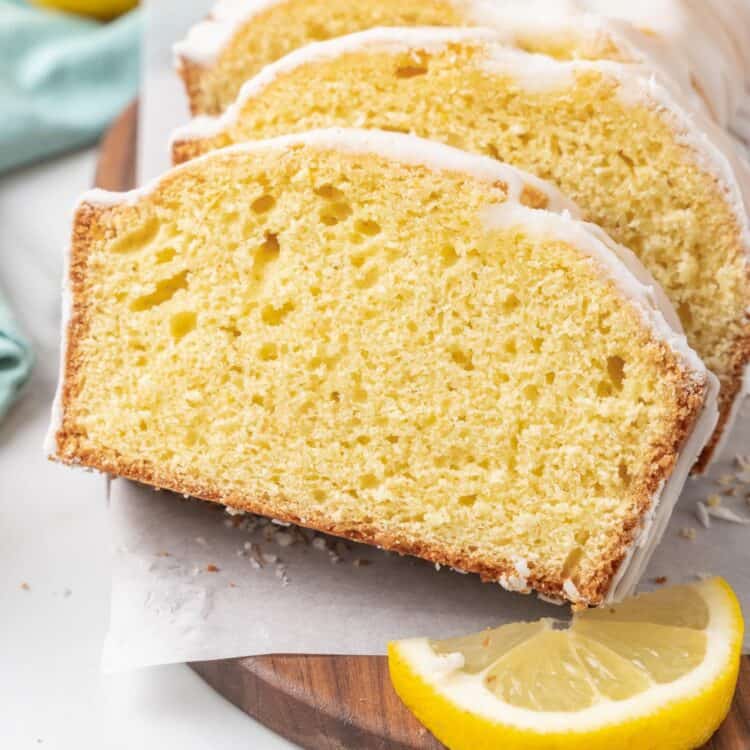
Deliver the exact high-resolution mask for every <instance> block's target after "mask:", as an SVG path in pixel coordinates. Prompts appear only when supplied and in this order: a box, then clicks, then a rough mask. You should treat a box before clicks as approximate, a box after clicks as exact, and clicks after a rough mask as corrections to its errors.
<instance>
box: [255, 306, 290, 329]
mask: <svg viewBox="0 0 750 750" xmlns="http://www.w3.org/2000/svg"><path fill="white" fill-rule="evenodd" d="M292 310H294V305H293V304H292V303H291V302H285V303H284V304H283V305H282V306H281V307H274V306H273V305H266V306H265V307H264V308H263V311H262V312H261V314H260V317H261V320H262V321H263V322H264V323H265V324H266V325H269V326H278V325H281V324H282V323H283V322H284V318H286V316H287V315H289V313H290V312H292Z"/></svg>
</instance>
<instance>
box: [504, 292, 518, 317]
mask: <svg viewBox="0 0 750 750" xmlns="http://www.w3.org/2000/svg"><path fill="white" fill-rule="evenodd" d="M520 305H521V301H520V300H519V299H518V297H516V295H515V294H510V295H508V296H507V297H506V298H505V301H504V302H503V312H506V313H512V312H513V311H514V310H515V309H517V308H518V307H519V306H520Z"/></svg>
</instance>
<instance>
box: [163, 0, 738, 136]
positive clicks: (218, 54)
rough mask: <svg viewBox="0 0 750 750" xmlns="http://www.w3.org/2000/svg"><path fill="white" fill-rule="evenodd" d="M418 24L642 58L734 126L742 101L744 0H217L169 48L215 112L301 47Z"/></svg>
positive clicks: (198, 106)
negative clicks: (367, 31)
mask: <svg viewBox="0 0 750 750" xmlns="http://www.w3.org/2000/svg"><path fill="white" fill-rule="evenodd" d="M422 25H434V26H487V27H493V28H495V29H496V30H498V31H499V32H501V33H502V34H503V36H504V39H505V41H506V42H507V43H509V44H515V45H516V46H518V47H519V48H521V49H524V50H526V51H529V52H544V53H546V54H549V55H552V56H553V57H556V58H558V59H572V58H579V59H590V60H591V59H593V60H596V59H607V60H616V61H620V62H648V64H649V65H650V66H653V67H655V68H656V69H658V70H659V72H660V73H661V74H662V75H666V76H668V77H670V78H673V79H674V80H675V81H676V83H677V84H678V85H679V86H680V87H681V88H682V90H683V92H684V93H686V94H689V95H691V99H692V101H693V103H694V104H696V105H697V106H699V107H700V108H702V109H703V108H706V107H707V109H708V111H709V112H710V113H711V115H712V116H713V117H714V118H715V119H716V120H717V121H718V122H719V124H720V125H721V126H722V127H734V128H735V129H742V127H741V126H740V127H739V128H738V121H739V120H740V119H741V117H742V115H741V110H742V108H743V106H744V107H745V109H746V110H747V109H748V107H747V104H746V102H747V96H748V86H749V85H750V51H749V50H750V5H749V4H747V3H746V2H745V0H719V2H710V1H709V2H706V1H705V0H699V1H698V2H693V1H692V0H659V1H658V2H633V1H632V0H381V2H372V0H220V2H218V3H217V4H216V5H215V6H214V8H213V9H212V11H211V14H210V15H209V17H208V18H207V19H206V20H205V21H202V22H201V23H199V24H197V25H195V26H194V27H193V28H192V29H191V30H190V32H189V33H188V35H187V37H186V38H185V40H183V41H181V42H179V43H178V44H177V45H176V46H175V56H176V62H177V67H178V70H179V72H180V75H181V76H182V78H183V80H184V82H185V85H186V90H187V92H188V97H189V100H190V107H191V111H192V112H193V114H209V115H217V114H219V113H221V112H222V111H223V110H224V109H226V108H227V107H228V106H229V105H230V104H231V103H232V101H233V100H234V98H235V96H236V95H237V93H238V92H239V89H240V87H241V85H242V84H243V83H244V82H245V81H246V80H247V79H248V78H251V77H252V76H254V75H256V74H257V73H259V72H260V70H261V69H262V68H263V67H264V66H265V65H267V64H269V63H272V62H275V61H276V60H277V59H279V58H280V57H283V56H284V55H285V54H288V53H289V52H291V51H293V50H294V49H297V48H298V47H301V46H304V45H306V44H309V43H311V42H317V41H322V40H325V39H330V38H333V37H338V36H343V35H344V34H349V33H352V32H354V31H363V30H365V29H368V28H372V27H374V26H422ZM745 118H746V119H747V113H746V112H745ZM743 133H744V135H745V136H746V137H748V136H749V135H750V130H748V126H747V122H745V125H744V130H743Z"/></svg>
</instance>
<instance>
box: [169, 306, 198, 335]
mask: <svg viewBox="0 0 750 750" xmlns="http://www.w3.org/2000/svg"><path fill="white" fill-rule="evenodd" d="M197 320H198V318H197V316H196V314H195V313H194V312H180V313H177V314H176V315H173V316H172V318H171V319H170V321H169V331H170V333H171V334H172V338H173V339H175V341H179V340H180V339H182V338H183V337H185V336H187V334H188V333H190V331H192V330H193V329H194V328H195V326H196V324H197Z"/></svg>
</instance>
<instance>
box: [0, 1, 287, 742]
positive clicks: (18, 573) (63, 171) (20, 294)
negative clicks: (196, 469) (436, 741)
mask: <svg viewBox="0 0 750 750" xmlns="http://www.w3.org/2000/svg"><path fill="white" fill-rule="evenodd" d="M153 5H154V7H158V17H157V18H154V20H155V21H156V22H157V25H158V26H159V27H160V28H162V29H164V31H165V33H166V32H167V28H166V24H167V23H169V24H170V25H172V26H173V33H177V32H178V31H179V25H180V24H181V23H184V18H182V17H181V16H180V15H179V13H178V11H181V12H184V11H185V10H186V7H187V6H195V7H189V8H188V10H189V12H190V13H191V14H195V13H197V14H198V15H200V13H201V12H202V8H203V7H204V6H205V5H206V2H196V3H190V2H186V1H185V0H183V1H182V2H180V0H158V4H157V3H153ZM170 6H171V7H170ZM165 19H167V20H165ZM170 33H172V32H170ZM95 163H96V151H95V150H93V149H92V150H88V151H84V152H80V153H77V154H73V155H69V156H66V157H63V158H60V159H57V160H54V161H51V162H47V163H45V164H43V165H39V166H36V167H32V168H28V169H23V170H19V171H16V172H14V173H11V174H10V175H7V176H5V177H3V178H0V285H1V286H2V288H3V291H4V292H5V294H6V296H7V297H8V298H9V300H10V303H11V306H12V308H13V309H14V310H15V311H16V313H17V317H18V318H19V320H20V322H21V324H22V326H23V328H24V330H25V332H26V333H27V334H28V335H29V336H30V337H31V339H32V341H33V344H34V347H35V350H36V353H37V356H38V362H37V366H36V368H35V371H34V376H33V378H32V381H31V383H30V385H29V388H28V390H27V392H26V393H25V395H24V398H23V399H22V400H21V401H20V402H19V403H18V404H17V405H16V407H15V408H14V409H13V410H12V411H11V413H10V414H9V416H8V417H7V418H6V419H5V420H4V421H3V422H2V423H1V424H0V747H2V748H3V750H26V748H36V749H39V748H41V749H42V750H43V749H44V748H55V749H57V748H60V749H61V750H88V748H96V750H99V749H100V748H116V749H118V750H119V748H123V749H124V748H128V750H151V748H159V749H160V750H173V749H174V750H176V749H177V748H179V750H204V749H206V750H208V748H210V749H211V750H225V749H226V750H230V749H231V750H234V748H243V750H248V748H250V749H253V750H255V748H258V749H261V748H262V749H263V750H281V748H290V747H291V745H289V744H288V743H286V742H284V741H282V740H280V739H278V738H276V736H275V735H272V734H271V733H270V732H268V731H267V730H265V729H264V728H263V727H260V726H259V725H257V724H256V723H255V722H253V721H252V720H251V719H249V718H248V717H246V716H245V715H244V714H243V713H241V712H240V711H238V710H236V709H235V708H234V707H232V706H231V705H230V704H228V703H227V702H226V701H224V700H223V699H222V698H220V697H219V696H218V695H216V694H215V693H214V692H213V691H212V690H211V689H210V688H208V687H207V686H206V685H205V684H204V683H203V682H202V681H201V680H200V678H198V677H197V676H195V675H194V674H193V673H192V672H191V671H190V670H189V669H188V668H187V667H185V666H181V665H179V666H170V667H158V668H152V669H148V670H143V671H140V672H136V673H131V674H125V675H113V676H107V677H103V676H101V675H100V673H99V658H100V652H101V645H102V641H103V638H104V634H105V631H106V628H107V618H108V609H109V568H110V554H109V530H108V526H107V523H108V519H107V509H106V505H105V501H104V486H103V481H104V480H103V479H101V478H100V477H97V476H94V475H92V474H86V473H83V472H76V471H70V470H67V469H64V468H62V467H59V466H56V465H54V464H51V463H49V462H47V461H46V460H45V458H44V455H43V453H42V440H43V437H44V433H45V430H46V427H47V419H48V412H49V405H50V403H51V399H52V394H53V392H54V386H55V380H56V377H57V358H58V340H59V339H58V325H59V302H60V300H59V289H60V279H61V273H62V248H63V247H64V245H65V244H66V243H67V236H68V232H69V221H70V211H71V207H72V205H73V203H74V201H75V198H76V196H77V195H78V193H80V192H81V191H83V190H84V189H86V188H87V187H89V186H90V185H91V181H92V179H93V174H94V166H95ZM24 582H26V583H28V585H29V586H30V590H28V591H27V590H24V589H22V588H21V584H22V583H24Z"/></svg>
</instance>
